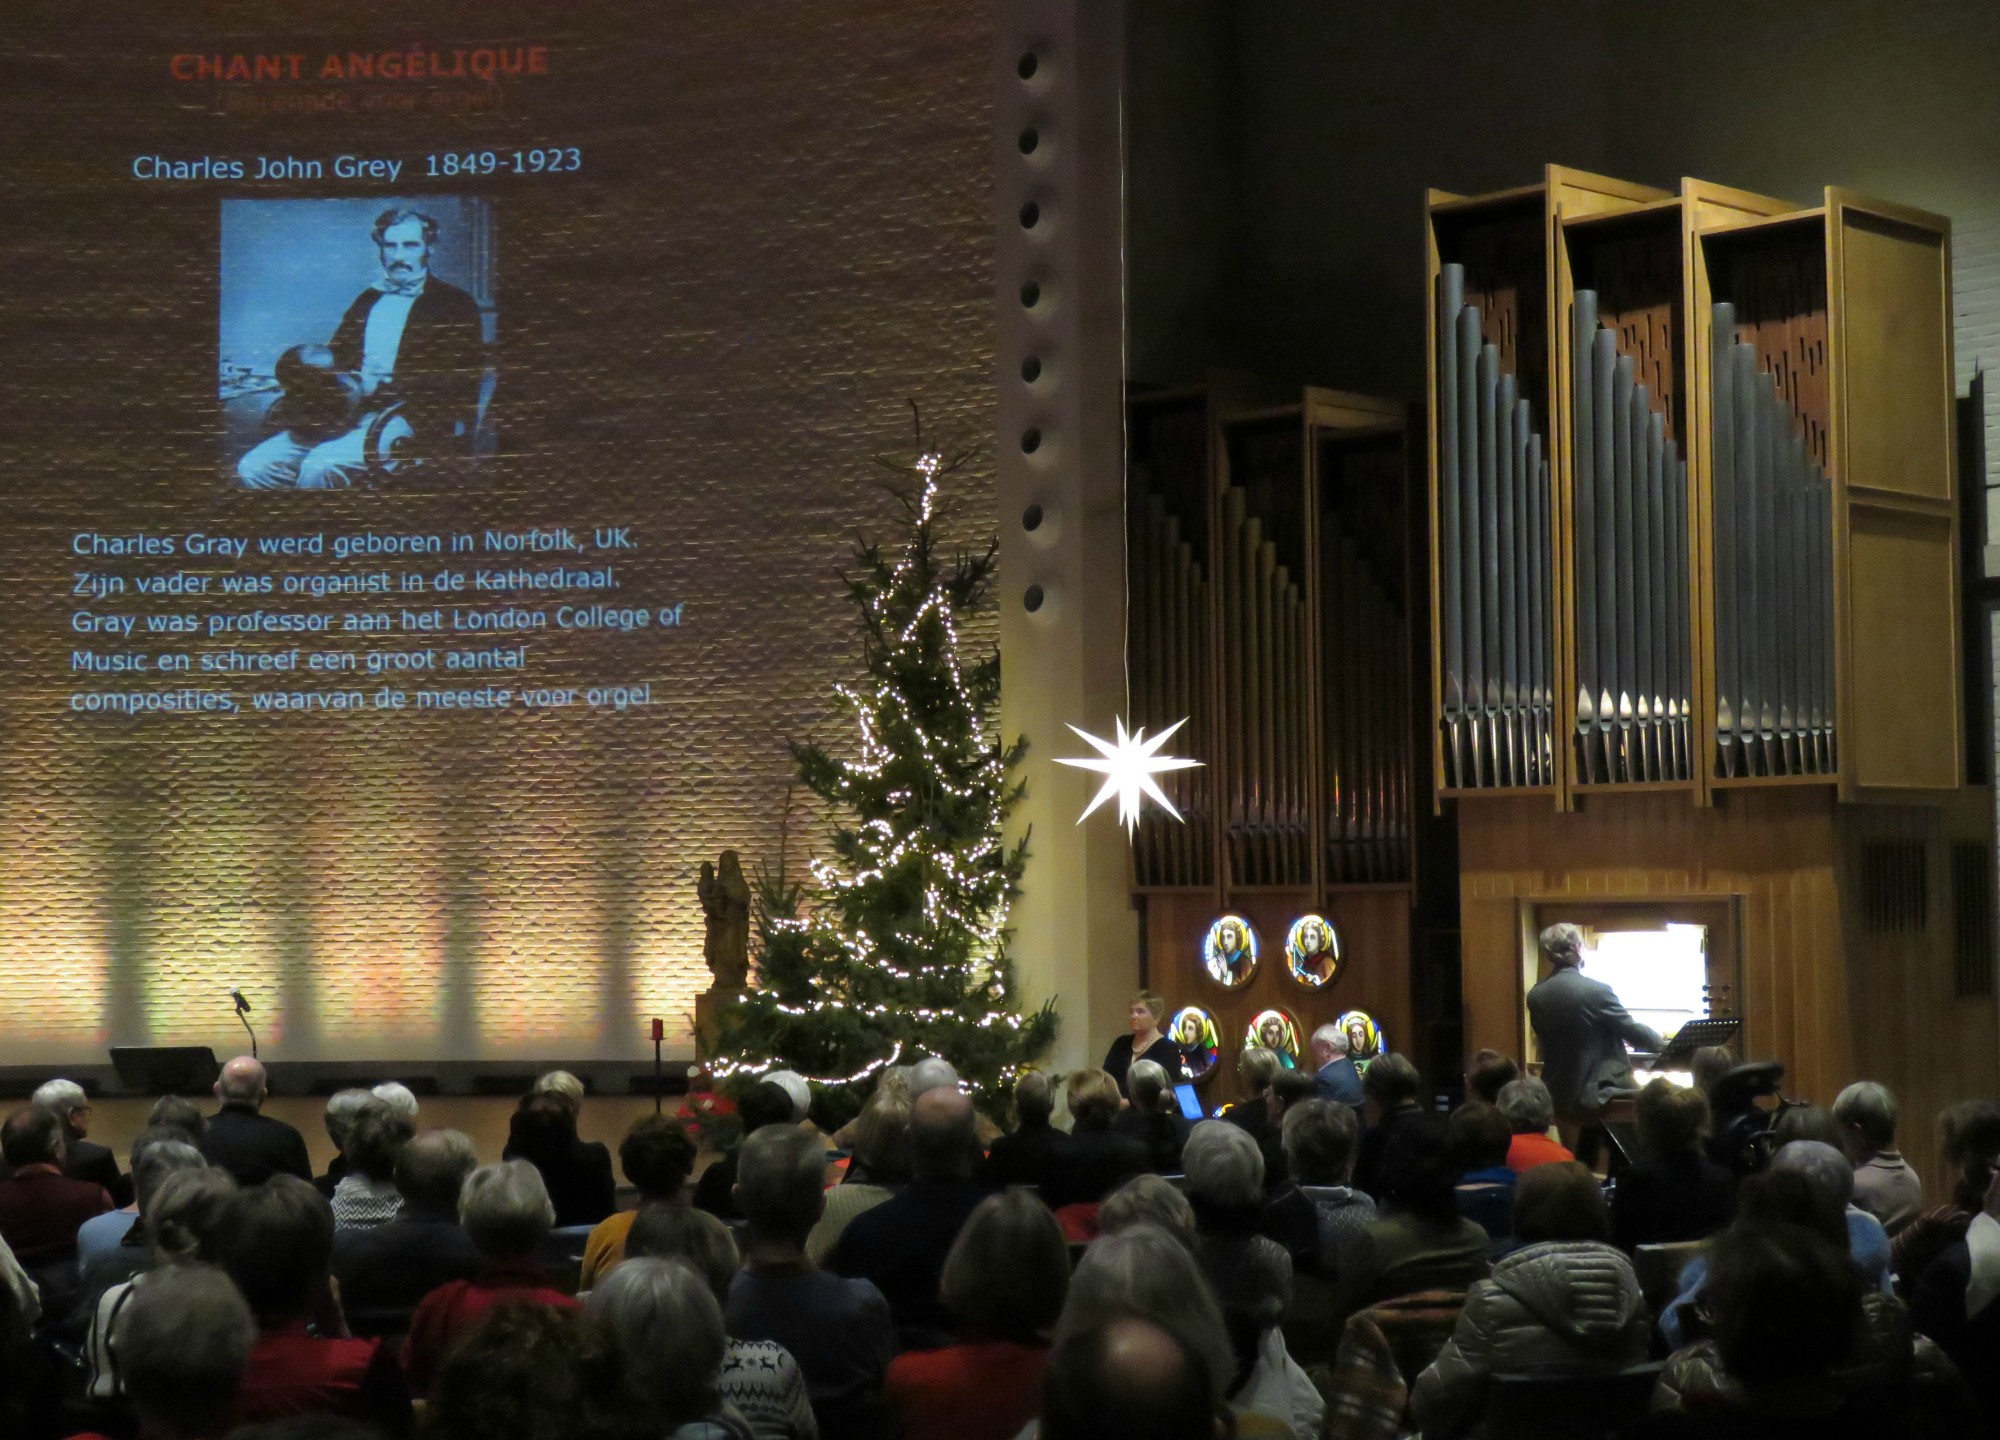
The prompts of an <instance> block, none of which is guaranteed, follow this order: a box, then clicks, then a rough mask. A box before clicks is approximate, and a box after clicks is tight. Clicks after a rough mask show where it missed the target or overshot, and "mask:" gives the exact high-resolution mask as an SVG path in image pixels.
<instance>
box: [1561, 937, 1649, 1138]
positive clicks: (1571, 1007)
mask: <svg viewBox="0 0 2000 1440" xmlns="http://www.w3.org/2000/svg"><path fill="white" fill-rule="evenodd" d="M1528 1019H1529V1020H1530V1021H1531V1022H1532V1023H1533V1025H1534V1027H1535V1038H1536V1039H1537V1040H1538V1041H1539V1042H1540V1043H1541V1047H1542V1083H1543V1084H1545V1085H1547V1086H1548V1087H1549V1094H1550V1095H1551V1096H1552V1097H1553V1098H1554V1100H1555V1102H1556V1114H1557V1115H1595V1114H1597V1113H1598V1112H1599V1111H1601V1110H1602V1109H1603V1108H1604V1106H1605V1104H1606V1103H1607V1102H1608V1101H1609V1100H1610V1099H1611V1097H1612V1095H1613V1094H1614V1093H1616V1092H1617V1091H1620V1090H1630V1089H1632V1088H1633V1084H1632V1062H1631V1057H1630V1056H1628V1055H1627V1054H1626V1052H1625V1047H1626V1045H1627V1044H1632V1045H1637V1046H1639V1047H1640V1048H1641V1049H1645V1050H1657V1049H1659V1047H1660V1037H1659V1035H1658V1034H1657V1033H1656V1032H1655V1031H1653V1030H1651V1029H1649V1028H1648V1027H1646V1026H1644V1025H1641V1024H1640V1023H1639V1022H1638V1021H1637V1020H1634V1019H1633V1018H1632V1017H1631V1016H1630V1015H1629V1014H1627V1013H1626V1011H1625V1007H1624V1006H1623V1005H1621V1004H1620V1003H1619V1002H1618V992H1617V991H1615V990H1613V989H1612V988H1611V987H1610V986H1609V985H1606V984H1605V983H1604V982H1603V981H1601V980H1591V979H1588V978H1587V977H1585V976H1584V975H1583V974H1582V973H1581V972H1580V971H1578V970H1577V968H1576V967H1575V966H1573V965H1569V966H1565V967H1563V968H1562V969H1560V970H1558V971H1556V972H1555V974H1553V975H1551V976H1549V978H1548V979H1546V980H1544V981H1542V982H1541V983H1540V984H1539V985H1537V986H1535V988H1534V989H1532V990H1530V991H1529V992H1528Z"/></svg>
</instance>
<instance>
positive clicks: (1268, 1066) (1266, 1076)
mask: <svg viewBox="0 0 2000 1440" xmlns="http://www.w3.org/2000/svg"><path fill="white" fill-rule="evenodd" d="M1284 1068H1285V1062H1284V1061H1282V1060H1280V1059H1279V1058H1278V1052H1277V1051H1275V1050H1266V1049H1265V1048H1264V1047H1263V1046H1262V1045H1245V1046H1244V1047H1243V1053H1242V1054H1241V1055H1238V1056H1237V1057H1236V1073H1237V1074H1238V1075H1241V1076H1242V1077H1243V1078H1244V1079H1245V1080H1248V1081H1249V1082H1250V1088H1251V1089H1252V1090H1254V1091H1256V1092H1257V1093H1258V1094H1259V1095H1261V1094H1263V1093H1264V1092H1265V1091H1266V1090H1268V1089H1270V1088H1271V1081H1272V1080H1273V1079H1274V1078H1276V1076H1277V1073H1278V1072H1279V1071H1280V1070H1282V1069H1284Z"/></svg>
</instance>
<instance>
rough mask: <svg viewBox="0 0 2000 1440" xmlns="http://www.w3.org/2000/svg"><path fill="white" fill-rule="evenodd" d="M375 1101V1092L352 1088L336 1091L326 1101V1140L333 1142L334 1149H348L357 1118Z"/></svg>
mask: <svg viewBox="0 0 2000 1440" xmlns="http://www.w3.org/2000/svg"><path fill="white" fill-rule="evenodd" d="M374 1099H375V1092H374V1091H373V1090H363V1089H360V1088H359V1087H354V1086H351V1087H349V1088H348V1089H346V1090H336V1091H334V1092H333V1094H331V1095H329V1096H327V1099H326V1138H327V1139H329V1140H331V1141H332V1142H333V1146H334V1149H336V1150H345V1149H346V1148H347V1136H348V1132H349V1131H351V1130H353V1128H354V1120H355V1117H356V1116H358V1115H359V1114H360V1113H361V1112H362V1111H363V1110H366V1109H367V1108H368V1106H369V1105H370V1103H372V1102H373V1101H374Z"/></svg>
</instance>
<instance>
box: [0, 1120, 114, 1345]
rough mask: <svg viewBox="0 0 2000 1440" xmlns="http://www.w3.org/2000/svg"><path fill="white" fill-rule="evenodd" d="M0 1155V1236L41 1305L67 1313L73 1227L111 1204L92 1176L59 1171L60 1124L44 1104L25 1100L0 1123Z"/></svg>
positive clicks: (72, 1291)
mask: <svg viewBox="0 0 2000 1440" xmlns="http://www.w3.org/2000/svg"><path fill="white" fill-rule="evenodd" d="M0 1154H4V1155H5V1157H6V1160H7V1164H8V1166H9V1167H10V1168H11V1170H12V1172H13V1173H12V1174H10V1175H8V1176H7V1178H6V1179H4V1180H0V1239H3V1240H5V1241H6V1242H7V1246H8V1248H9V1249H11V1250H12V1251H13V1252H14V1258H15V1259H17V1260H19V1261H20V1262H21V1267H22V1268H23V1269H24V1270H26V1271H27V1272H28V1273H29V1274H30V1275H31V1276H33V1277H34V1280H35V1283H36V1285H38V1286H39V1287H40V1288H41V1292H42V1310H43V1312H44V1313H45V1314H49V1315H63V1314H67V1313H68V1307H69V1304H70V1302H71V1301H72V1300H74V1299H75V1296H76V1288H77V1273H76V1232H77V1230H78V1228H79V1227H81V1226H82V1224H83V1222H84V1221H86V1220H88V1219H90V1218H91V1217H92V1216H95V1215H102V1214H104V1213H105V1212H106V1211H108V1210H110V1209H112V1208H113V1206H112V1204H111V1196H110V1193H109V1192H108V1191H106V1190H105V1188H104V1187H103V1186H102V1185H99V1184H97V1183H96V1182H95V1181H92V1180H72V1179H70V1178H69V1177H68V1176H67V1175H65V1174H63V1129H62V1121H61V1120H60V1119H59V1118H58V1117H57V1115H56V1112H55V1111H53V1110H51V1109H49V1108H48V1107H47V1106H45V1105H25V1106H23V1107H22V1108H20V1109H19V1110H16V1111H15V1112H14V1113H13V1114H11V1115H9V1116H8V1117H7V1120H6V1123H5V1124H4V1125H0Z"/></svg>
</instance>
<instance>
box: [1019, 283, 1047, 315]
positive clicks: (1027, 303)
mask: <svg viewBox="0 0 2000 1440" xmlns="http://www.w3.org/2000/svg"><path fill="white" fill-rule="evenodd" d="M1041 303H1042V287H1041V282H1039V281H1036V280H1030V281H1029V282H1028V283H1027V284H1025V285H1023V286H1022V287H1021V308H1022V309H1023V310H1032V309H1034V308H1035V307H1036V306H1037V305H1039V304H1041Z"/></svg>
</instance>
